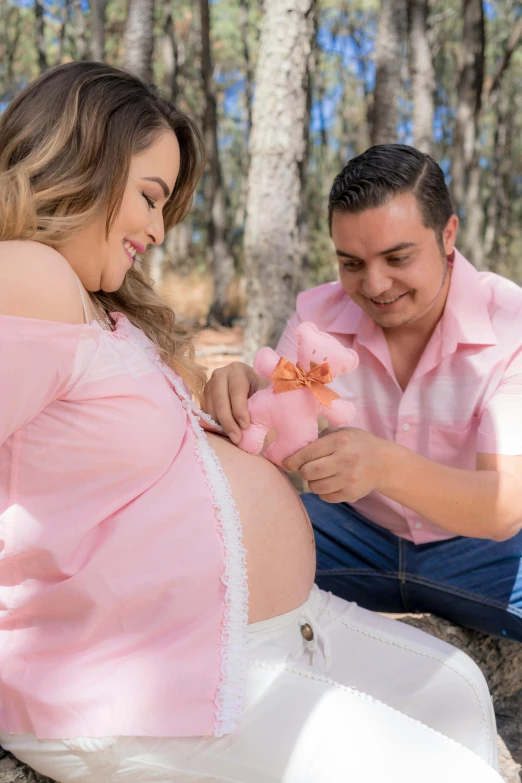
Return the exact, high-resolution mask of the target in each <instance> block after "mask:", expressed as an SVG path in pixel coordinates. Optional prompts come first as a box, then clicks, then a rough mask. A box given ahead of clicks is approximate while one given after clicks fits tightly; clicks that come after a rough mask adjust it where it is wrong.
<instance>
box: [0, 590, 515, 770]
mask: <svg viewBox="0 0 522 783" xmlns="http://www.w3.org/2000/svg"><path fill="white" fill-rule="evenodd" d="M312 637H313V638H312ZM249 660H250V664H249V669H248V676H247V682H246V707H245V712H244V716H243V720H242V723H241V726H240V728H239V730H238V731H237V732H236V733H235V734H233V735H229V736H227V737H223V738H221V739H215V738H204V737H190V738H170V737H167V738H153V737H105V738H98V739H89V738H78V739H74V740H38V739H36V738H35V737H34V736H33V735H8V734H0V743H1V744H2V745H3V747H5V748H6V749H8V750H11V751H12V752H13V753H14V754H15V755H16V756H18V758H20V759H21V760H22V761H24V762H26V763H27V764H29V765H30V766H32V767H33V768H34V769H36V770H38V771H39V772H41V773H43V774H45V775H48V776H49V777H51V778H53V779H54V780H57V781H59V782H60V783H69V781H75V783H87V781H90V782H91V783H112V782H113V781H114V783H203V782H204V783H211V782H212V781H215V782H216V783H224V782H225V781H226V782H227V783H232V782H233V783H352V782H353V783H381V781H384V780H385V781H386V782H387V783H419V781H422V783H463V781H468V780H469V781H471V780H472V781H473V783H495V782H496V783H500V781H501V778H500V776H499V775H498V774H497V772H496V771H495V769H494V768H496V730H495V718H494V714H493V709H492V705H491V700H490V698H489V693H488V689H487V686H486V683H485V680H484V678H483V676H482V674H481V672H480V670H479V669H478V667H477V666H476V665H475V664H474V663H473V662H472V661H471V659H470V658H468V657H467V656H466V655H465V654H464V653H462V652H460V651H458V650H456V649H455V648H453V647H451V646H450V645H448V644H445V643H444V642H441V641H439V640H437V639H434V638H432V637H431V636H428V635H427V634H424V633H422V632H420V631H418V630H416V629H414V628H411V627H409V626H407V625H403V624H401V623H397V622H395V621H393V620H388V619H386V618H384V617H380V616H379V615H376V614H373V613H372V612H368V611H366V610H365V609H361V608H359V607H358V606H356V605H355V604H351V603H347V602H346V601H343V600H342V599H340V598H337V597H335V596H332V595H331V594H329V593H324V592H322V591H319V590H318V589H317V588H314V590H313V591H312V593H311V595H310V598H309V599H308V601H307V602H306V603H305V604H304V605H303V606H302V607H301V608H300V609H296V610H295V611H293V612H289V613H288V614H285V615H282V616H280V617H276V618H274V619H272V620H266V621H264V622H261V623H256V624H254V625H251V626H250V629H249Z"/></svg>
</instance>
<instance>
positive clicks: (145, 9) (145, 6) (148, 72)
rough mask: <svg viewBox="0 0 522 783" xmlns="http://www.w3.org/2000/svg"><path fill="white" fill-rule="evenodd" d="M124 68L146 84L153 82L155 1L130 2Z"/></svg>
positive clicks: (131, 0) (138, 0)
mask: <svg viewBox="0 0 522 783" xmlns="http://www.w3.org/2000/svg"><path fill="white" fill-rule="evenodd" d="M124 42H125V60H124V68H125V70H126V71H129V72H130V73H134V74H136V76H139V77H140V79H143V80H144V81H146V82H151V81H152V51H153V46H154V0H129V10H128V15H127V22H126V24H125V33H124Z"/></svg>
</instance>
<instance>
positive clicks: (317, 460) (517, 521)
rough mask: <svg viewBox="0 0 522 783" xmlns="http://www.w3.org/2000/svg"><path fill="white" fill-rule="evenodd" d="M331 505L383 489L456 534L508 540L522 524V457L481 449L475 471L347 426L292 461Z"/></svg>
mask: <svg viewBox="0 0 522 783" xmlns="http://www.w3.org/2000/svg"><path fill="white" fill-rule="evenodd" d="M285 467H286V469H287V470H289V471H296V470H299V471H300V473H301V476H302V477H303V478H304V479H305V480H306V481H308V483H309V486H310V489H311V490H312V491H313V492H315V493H316V494H318V495H319V496H320V497H321V498H322V499H323V500H326V501H328V502H331V503H340V502H348V503H350V502H352V503H353V502H354V501H356V500H359V499H360V498H361V497H364V496H365V495H367V494H368V493H369V492H372V491H377V492H380V493H381V494H383V495H385V496H386V497H388V498H390V500H395V501H396V502H397V503H400V504H401V505H403V506H406V508H410V509H411V510H412V511H415V512H416V513H417V514H419V515H420V516H423V517H425V518H426V519H429V520H430V521H431V522H433V523H434V524H436V525H438V526H439V527H441V528H443V529H444V530H447V531H448V532H450V533H453V534H455V535H461V536H470V537H473V538H490V539H492V540H495V541H503V540H505V539H507V538H510V537H511V536H513V535H515V534H516V533H517V532H518V531H519V530H520V529H521V527H522V456H502V455H498V454H479V455H478V456H477V468H476V470H461V469H459V468H450V467H447V466H446V465H441V464H439V463H438V462H434V461H433V460H430V459H427V458H426V457H423V456H421V455H419V454H416V453H415V452H414V451H411V450H410V449H407V448H405V447H403V446H399V445H398V444H396V443H392V442H390V441H387V440H383V439H382V438H378V437H376V436H375V435H371V434H370V433H368V432H364V431H363V430H358V429H353V428H346V429H341V430H337V431H336V432H331V433H329V434H327V435H326V436H325V437H323V438H320V439H319V440H317V441H315V442H314V443H311V444H310V445H309V446H307V447H306V448H304V449H301V451H299V452H298V453H297V454H294V455H293V456H292V457H290V459H288V460H287V461H286V464H285Z"/></svg>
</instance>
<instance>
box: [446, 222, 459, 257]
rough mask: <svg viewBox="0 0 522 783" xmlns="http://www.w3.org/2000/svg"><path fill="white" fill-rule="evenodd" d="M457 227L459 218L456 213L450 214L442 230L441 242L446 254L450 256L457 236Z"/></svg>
mask: <svg viewBox="0 0 522 783" xmlns="http://www.w3.org/2000/svg"><path fill="white" fill-rule="evenodd" d="M458 228H459V219H458V217H457V215H452V216H451V217H450V219H449V220H448V222H447V223H446V225H445V226H444V229H443V231H442V242H443V245H444V253H445V254H446V256H450V255H451V254H452V253H453V251H454V250H455V240H456V238H457V231H458Z"/></svg>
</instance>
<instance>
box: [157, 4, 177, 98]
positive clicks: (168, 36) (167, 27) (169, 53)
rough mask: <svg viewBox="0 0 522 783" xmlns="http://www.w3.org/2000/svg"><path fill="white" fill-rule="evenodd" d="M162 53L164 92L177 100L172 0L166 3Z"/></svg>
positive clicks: (175, 48)
mask: <svg viewBox="0 0 522 783" xmlns="http://www.w3.org/2000/svg"><path fill="white" fill-rule="evenodd" d="M164 10H165V17H164V20H163V35H162V37H161V53H162V56H163V74H164V75H163V92H164V93H165V95H166V96H167V97H168V98H169V99H170V100H171V101H176V99H177V95H178V47H177V41H176V30H175V26H174V18H173V16H172V9H171V4H170V0H166V3H165V9H164Z"/></svg>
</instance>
